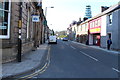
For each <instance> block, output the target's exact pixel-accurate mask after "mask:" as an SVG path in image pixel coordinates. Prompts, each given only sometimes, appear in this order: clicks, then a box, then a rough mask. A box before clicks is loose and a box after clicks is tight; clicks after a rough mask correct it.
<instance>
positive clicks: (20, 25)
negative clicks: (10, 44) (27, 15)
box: [17, 1, 22, 62]
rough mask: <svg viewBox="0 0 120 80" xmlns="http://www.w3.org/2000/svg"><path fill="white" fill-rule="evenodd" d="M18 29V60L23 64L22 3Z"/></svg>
mask: <svg viewBox="0 0 120 80" xmlns="http://www.w3.org/2000/svg"><path fill="white" fill-rule="evenodd" d="M18 27H19V35H18V36H19V37H18V54H17V60H18V62H21V52H22V39H21V33H22V30H21V28H22V1H21V2H20V5H19V21H18Z"/></svg>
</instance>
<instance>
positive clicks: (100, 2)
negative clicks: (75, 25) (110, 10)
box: [42, 0, 119, 31]
mask: <svg viewBox="0 0 120 80" xmlns="http://www.w3.org/2000/svg"><path fill="white" fill-rule="evenodd" d="M118 2H119V0H42V6H43V9H44V12H45V7H48V8H47V15H46V17H47V21H48V26H49V27H50V29H53V30H54V31H62V30H66V29H67V27H69V24H70V23H72V21H73V20H75V21H78V20H79V18H80V17H84V15H85V8H86V5H91V11H92V16H95V15H97V14H99V13H100V11H101V6H112V5H115V4H117V3H118ZM51 6H54V8H49V7H51Z"/></svg>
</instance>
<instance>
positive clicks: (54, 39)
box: [48, 36, 57, 44]
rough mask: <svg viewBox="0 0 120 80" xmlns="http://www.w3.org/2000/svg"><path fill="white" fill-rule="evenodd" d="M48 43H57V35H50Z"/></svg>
mask: <svg viewBox="0 0 120 80" xmlns="http://www.w3.org/2000/svg"><path fill="white" fill-rule="evenodd" d="M48 43H56V44H57V36H49V39H48Z"/></svg>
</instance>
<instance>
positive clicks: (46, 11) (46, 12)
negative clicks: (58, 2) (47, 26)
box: [45, 6, 54, 17]
mask: <svg viewBox="0 0 120 80" xmlns="http://www.w3.org/2000/svg"><path fill="white" fill-rule="evenodd" d="M47 8H54V6H51V7H46V8H45V17H46V16H47Z"/></svg>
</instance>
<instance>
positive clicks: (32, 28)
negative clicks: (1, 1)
mask: <svg viewBox="0 0 120 80" xmlns="http://www.w3.org/2000/svg"><path fill="white" fill-rule="evenodd" d="M35 9H37V8H36V7H35V5H33V4H32V3H31V6H30V16H29V17H30V19H29V20H28V8H27V6H26V2H23V6H22V54H24V53H26V52H28V51H31V50H32V49H33V48H34V45H35V41H36V42H37V44H38V45H39V42H40V40H41V35H40V32H41V24H42V23H41V21H40V22H38V23H33V22H32V17H31V15H32V14H33V12H34V11H35ZM39 10H41V9H39ZM38 13H39V14H40V12H39V11H38ZM18 20H19V2H12V4H11V22H10V23H11V24H10V39H3V40H2V44H3V46H2V59H3V61H2V63H6V62H10V61H13V60H15V59H16V57H17V49H18V48H17V43H18V42H17V41H18V32H19V29H18ZM28 21H29V25H28V24H27V23H28ZM27 27H29V29H27ZM27 30H28V33H29V35H27ZM36 34H37V35H36ZM27 36H28V37H27ZM35 39H36V40H35Z"/></svg>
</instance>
